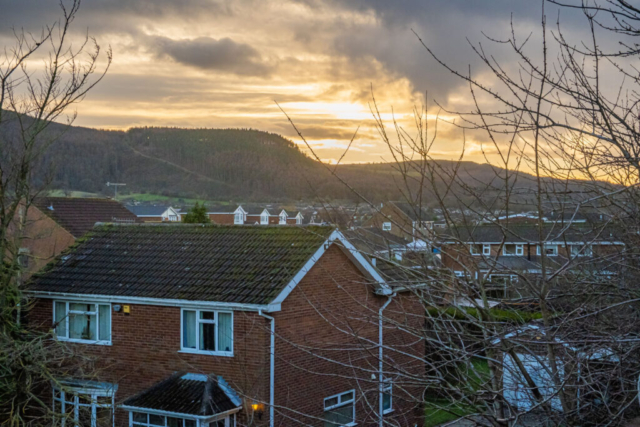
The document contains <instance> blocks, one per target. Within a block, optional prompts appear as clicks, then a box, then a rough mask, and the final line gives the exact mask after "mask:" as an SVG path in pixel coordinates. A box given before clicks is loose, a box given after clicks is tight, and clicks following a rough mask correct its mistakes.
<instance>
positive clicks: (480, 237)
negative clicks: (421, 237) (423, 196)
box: [437, 224, 621, 243]
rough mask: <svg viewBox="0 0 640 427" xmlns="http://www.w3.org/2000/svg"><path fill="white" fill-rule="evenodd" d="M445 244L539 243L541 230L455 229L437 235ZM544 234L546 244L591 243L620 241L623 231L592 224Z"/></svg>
mask: <svg viewBox="0 0 640 427" xmlns="http://www.w3.org/2000/svg"><path fill="white" fill-rule="evenodd" d="M437 234H438V236H439V237H440V238H441V239H443V240H454V241H462V242H478V243H482V242H492V243H498V242H502V241H505V242H523V243H526V242H531V243H535V242H538V241H539V230H538V226H537V225H536V224H510V225H509V226H508V227H502V226H499V225H494V224H492V225H475V226H468V227H453V228H448V229H444V230H442V231H440V230H438V231H437ZM542 234H543V236H544V237H545V241H547V242H553V241H557V242H565V241H567V242H591V241H616V240H619V239H620V238H621V233H620V230H619V229H617V228H616V227H614V226H612V225H607V226H594V225H589V224H572V225H571V226H563V225H562V224H544V226H543V228H542Z"/></svg>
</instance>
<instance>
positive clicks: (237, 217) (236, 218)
mask: <svg viewBox="0 0 640 427" xmlns="http://www.w3.org/2000/svg"><path fill="white" fill-rule="evenodd" d="M233 223H234V224H244V213H242V212H236V213H235V214H234V215H233Z"/></svg>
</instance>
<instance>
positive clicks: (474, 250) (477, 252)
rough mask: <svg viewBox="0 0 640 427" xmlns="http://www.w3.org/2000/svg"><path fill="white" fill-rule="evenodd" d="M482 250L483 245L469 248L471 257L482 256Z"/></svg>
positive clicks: (474, 245)
mask: <svg viewBox="0 0 640 427" xmlns="http://www.w3.org/2000/svg"><path fill="white" fill-rule="evenodd" d="M481 250H482V245H477V244H473V245H471V246H470V248H469V251H470V252H471V255H480V251H481Z"/></svg>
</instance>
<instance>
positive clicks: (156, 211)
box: [126, 205, 171, 216]
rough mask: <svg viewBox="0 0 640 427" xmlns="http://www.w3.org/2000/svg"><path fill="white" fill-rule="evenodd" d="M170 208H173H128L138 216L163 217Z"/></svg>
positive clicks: (139, 206) (145, 206)
mask: <svg viewBox="0 0 640 427" xmlns="http://www.w3.org/2000/svg"><path fill="white" fill-rule="evenodd" d="M170 207H171V206H153V205H138V206H127V207H126V208H127V209H128V210H129V211H131V212H133V214H134V215H137V216H161V215H162V214H163V213H165V212H166V210H167V209H169V208H170Z"/></svg>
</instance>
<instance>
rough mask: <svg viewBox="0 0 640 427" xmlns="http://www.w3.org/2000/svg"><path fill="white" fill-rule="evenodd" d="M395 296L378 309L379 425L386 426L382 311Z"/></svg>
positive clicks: (389, 297)
mask: <svg viewBox="0 0 640 427" xmlns="http://www.w3.org/2000/svg"><path fill="white" fill-rule="evenodd" d="M395 296H396V293H395V292H394V293H393V294H391V295H388V299H387V302H385V303H384V304H383V305H382V307H380V310H378V409H379V411H380V413H379V420H378V425H379V426H380V427H383V426H384V408H383V400H384V399H383V395H384V393H383V390H384V376H383V374H384V364H383V363H382V357H383V344H384V341H383V334H382V323H383V322H382V312H383V311H384V310H385V308H387V306H388V305H389V304H390V303H391V301H392V300H393V297H395Z"/></svg>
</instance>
